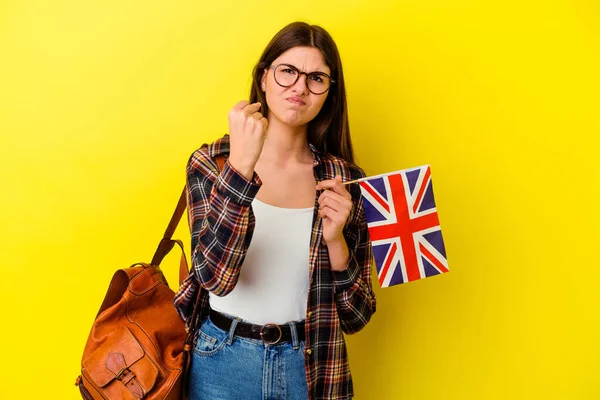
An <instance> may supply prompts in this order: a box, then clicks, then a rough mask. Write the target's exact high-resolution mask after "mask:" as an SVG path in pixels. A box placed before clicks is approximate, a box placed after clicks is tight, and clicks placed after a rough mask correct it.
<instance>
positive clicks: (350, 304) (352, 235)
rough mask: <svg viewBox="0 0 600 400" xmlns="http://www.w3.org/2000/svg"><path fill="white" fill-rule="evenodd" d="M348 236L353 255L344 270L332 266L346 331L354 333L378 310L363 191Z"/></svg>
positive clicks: (346, 237) (342, 321)
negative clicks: (372, 278) (362, 196)
mask: <svg viewBox="0 0 600 400" xmlns="http://www.w3.org/2000/svg"><path fill="white" fill-rule="evenodd" d="M363 174H364V173H363ZM359 190H360V189H359ZM344 238H345V239H346V245H347V249H348V254H349V259H348V262H347V264H346V268H345V269H344V270H340V271H337V270H332V274H333V288H334V296H335V301H336V305H337V310H338V315H339V317H340V321H341V327H342V331H343V332H344V333H346V334H352V333H356V332H358V331H360V330H361V329H362V328H364V327H365V325H366V324H367V323H368V322H369V320H370V319H371V316H372V315H373V313H375V310H376V298H375V293H374V292H373V288H372V285H371V262H372V257H373V249H372V246H371V242H370V239H369V231H368V227H367V219H366V216H365V211H364V205H363V202H362V198H361V197H360V193H359V194H358V200H357V201H356V203H355V212H354V214H353V217H352V220H351V222H350V224H348V225H347V227H346V229H344ZM338 251H340V252H342V253H343V252H344V250H343V249H342V250H338Z"/></svg>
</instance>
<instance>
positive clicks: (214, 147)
mask: <svg viewBox="0 0 600 400" xmlns="http://www.w3.org/2000/svg"><path fill="white" fill-rule="evenodd" d="M228 154H229V135H228V134H226V135H224V136H222V137H220V138H219V139H217V140H215V141H213V142H211V143H204V144H203V145H202V146H201V147H200V148H199V149H197V150H195V151H194V152H193V153H192V154H191V155H190V157H189V159H188V164H187V169H188V172H189V171H190V170H197V171H214V172H217V173H218V167H217V163H216V161H215V158H216V157H217V156H219V155H228Z"/></svg>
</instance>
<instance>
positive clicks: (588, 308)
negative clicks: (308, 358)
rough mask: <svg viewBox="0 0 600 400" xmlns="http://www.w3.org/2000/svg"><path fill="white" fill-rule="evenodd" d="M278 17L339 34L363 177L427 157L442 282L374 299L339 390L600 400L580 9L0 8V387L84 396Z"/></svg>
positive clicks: (594, 66)
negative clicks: (191, 171)
mask: <svg viewBox="0 0 600 400" xmlns="http://www.w3.org/2000/svg"><path fill="white" fill-rule="evenodd" d="M294 20H306V21H308V22H310V23H317V24H321V25H322V26H324V27H325V28H326V29H328V30H329V31H330V33H331V34H332V35H333V37H334V39H335V40H336V41H337V44H338V46H339V49H340V52H341V54H342V59H343V63H344V68H345V73H346V79H347V87H348V100H349V111H350V119H351V131H352V134H353V137H354V144H355V147H356V151H357V155H358V161H359V163H360V165H361V166H363V167H364V168H365V170H366V171H367V173H368V174H378V173H383V172H388V171H392V170H397V169H402V168H409V167H414V166H418V165H422V164H430V165H431V167H432V172H433V180H434V189H435V195H436V200H437V203H438V209H439V213H440V219H441V223H442V229H443V234H444V238H445V243H446V248H447V252H448V259H449V264H450V268H451V271H450V273H448V274H445V275H442V276H438V277H434V278H430V279H426V280H423V281H419V282H415V283H410V284H407V285H402V286H397V287H393V288H389V289H385V290H381V289H380V288H379V287H377V288H376V292H377V295H378V311H377V313H376V314H375V316H374V318H373V320H372V322H371V323H370V324H369V325H368V326H367V328H366V329H365V330H364V331H363V332H361V333H359V334H358V335H355V336H352V337H349V338H348V342H349V352H350V360H351V366H352V370H353V375H354V379H355V387H356V398H357V399H410V400H412V399H598V398H600V382H599V372H600V349H599V338H600V315H599V311H598V310H599V306H600V301H599V300H600V299H599V295H598V294H597V291H598V286H599V285H598V284H599V280H598V278H599V277H600V274H599V272H598V264H599V263H598V256H597V250H598V248H599V246H598V233H597V229H598V222H599V218H598V211H597V209H596V207H597V204H598V185H599V183H598V181H599V179H598V172H599V168H598V150H599V147H598V139H597V136H598V134H599V133H600V118H599V116H598V114H599V101H598V94H599V92H600V81H599V78H598V74H599V71H600V59H599V54H600V44H599V43H600V6H599V3H598V2H597V1H593V0H588V1H583V0H570V1H569V0H560V1H552V2H545V1H525V2H523V1H517V0H504V1H490V2H484V1H468V0H455V1H447V2H443V1H400V2H391V1H390V2H384V1H381V0H369V1H358V0H355V1H323V0H319V1H311V0H309V1H302V2H281V1H263V2H248V1H236V2H231V1H230V2H223V3H221V2H217V1H214V2H210V3H209V2H204V1H180V2H167V1H162V2H161V1H148V0H146V1H129V0H128V1H124V0H119V1H115V0H110V1H102V2H89V1H79V0H78V1H75V0H54V1H41V0H29V1H25V0H4V1H2V2H0V57H1V59H0V132H1V143H0V145H1V147H0V148H1V149H2V157H0V167H1V172H2V178H1V179H2V196H1V197H0V210H1V212H2V215H1V225H0V235H1V237H0V241H1V243H2V254H3V257H2V263H1V264H0V268H1V270H0V273H1V276H2V278H1V279H0V282H1V285H2V286H1V287H0V289H1V290H0V293H1V298H0V304H2V313H1V318H2V322H1V323H2V329H1V330H0V332H1V333H0V335H1V336H0V344H1V347H2V362H1V365H2V366H1V367H0V369H1V370H2V371H1V374H0V376H1V378H0V380H1V382H2V389H1V392H2V394H1V395H0V397H2V399H23V398H28V399H34V398H35V399H38V398H56V399H76V398H78V390H77V389H76V388H75V386H73V382H74V381H75V377H76V376H77V375H78V373H79V363H80V358H81V353H82V350H83V346H84V343H85V340H86V338H87V334H88V332H89V329H90V326H91V323H92V321H93V317H94V316H95V313H96V311H97V309H98V307H99V306H100V303H101V301H102V299H103V296H104V293H105V291H106V289H107V287H108V283H109V280H110V278H111V276H112V274H113V272H114V271H115V270H116V269H118V268H121V267H127V266H128V265H130V264H132V263H134V262H137V261H150V258H151V255H152V253H153V251H154V249H155V246H156V244H157V242H158V239H159V238H160V236H161V235H162V232H163V229H164V227H165V224H166V223H167V221H168V218H169V217H170V215H171V212H172V209H173V207H174V206H175V202H176V200H177V198H178V195H179V193H180V189H181V188H182V186H183V183H184V168H185V163H186V161H187V158H188V156H189V155H190V154H191V152H192V151H193V150H194V149H196V148H197V147H199V146H200V145H201V144H202V143H204V142H206V141H210V140H213V139H215V138H217V137H219V136H220V135H222V134H223V133H225V132H226V131H227V112H228V111H229V109H230V107H231V106H233V104H235V103H236V102H237V101H238V100H240V99H243V98H246V97H247V93H248V88H249V84H250V71H251V69H252V67H253V65H254V63H255V62H256V61H257V59H258V57H259V55H260V53H261V51H262V50H263V48H264V47H265V46H266V44H267V42H268V41H269V40H270V38H271V37H272V35H274V34H275V33H276V31H277V30H279V29H280V28H281V27H283V26H284V25H286V24H287V23H288V22H291V21H294ZM188 235H189V233H188V231H187V226H186V225H185V224H182V225H181V226H180V229H179V230H178V234H177V236H178V237H180V238H183V239H184V241H185V244H186V250H187V251H189V236H188ZM176 265H177V255H175V254H173V255H170V256H169V258H168V259H167V262H166V264H164V267H165V269H166V271H167V276H168V278H169V279H170V282H171V283H175V281H176Z"/></svg>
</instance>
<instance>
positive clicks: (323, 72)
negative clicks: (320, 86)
mask: <svg viewBox="0 0 600 400" xmlns="http://www.w3.org/2000/svg"><path fill="white" fill-rule="evenodd" d="M280 64H285V65H291V66H292V67H294V68H296V69H297V70H299V71H302V70H301V69H300V68H298V67H296V66H295V65H294V64H292V63H289V62H281V63H280ZM302 72H306V71H302ZM313 72H320V73H322V74H325V75H328V76H329V74H331V72H325V71H319V70H318V69H316V70H314V71H311V72H309V74H312V73H313Z"/></svg>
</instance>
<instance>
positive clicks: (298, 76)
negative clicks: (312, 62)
mask: <svg viewBox="0 0 600 400" xmlns="http://www.w3.org/2000/svg"><path fill="white" fill-rule="evenodd" d="M282 65H284V66H286V67H289V68H290V69H292V70H294V71H296V72H297V73H298V75H296V80H295V81H294V83H292V84H291V85H287V86H286V85H282V84H281V83H279V82H278V81H277V75H276V74H275V70H277V68H279V67H281V66H282ZM267 68H270V69H272V70H273V78H275V82H277V84H278V85H279V86H281V87H291V86H294V85H295V84H296V82H298V79H300V75H302V74H304V75H306V80H305V81H304V82H305V83H306V88H307V89H308V91H309V92H311V93H312V94H316V95H321V94H325V93H327V92H328V91H329V89H331V85H333V84H334V83H335V82H336V80H335V79H333V78H332V77H331V76H329V75H327V74H326V73H325V72H321V71H313V72H303V71H300V70H299V69H298V68H296V67H294V66H293V65H291V64H285V63H282V64H277V65H270V66H268V67H267ZM310 76H326V77H327V78H329V87H327V89H325V91H324V92H321V93H315V92H313V91H312V90H310V87H308V78H309V77H310Z"/></svg>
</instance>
